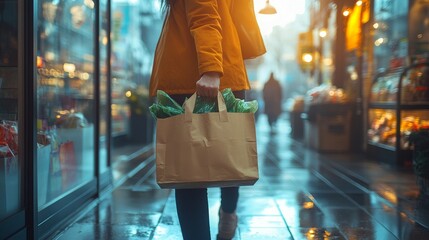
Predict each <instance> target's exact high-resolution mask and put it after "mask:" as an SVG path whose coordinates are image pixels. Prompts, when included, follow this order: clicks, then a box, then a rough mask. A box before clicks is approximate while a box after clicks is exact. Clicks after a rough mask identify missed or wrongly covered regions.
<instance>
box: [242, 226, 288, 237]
mask: <svg viewBox="0 0 429 240" xmlns="http://www.w3.org/2000/svg"><path fill="white" fill-rule="evenodd" d="M240 237H241V239H243V240H263V239H267V240H268V239H270V240H276V239H282V240H292V239H293V238H292V235H291V234H290V232H289V230H288V229H287V228H246V227H242V228H240Z"/></svg>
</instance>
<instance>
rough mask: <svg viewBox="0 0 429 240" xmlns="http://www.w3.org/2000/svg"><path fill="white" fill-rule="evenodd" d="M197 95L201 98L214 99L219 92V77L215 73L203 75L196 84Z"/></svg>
mask: <svg viewBox="0 0 429 240" xmlns="http://www.w3.org/2000/svg"><path fill="white" fill-rule="evenodd" d="M196 85H197V86H196V88H197V95H198V96H202V97H216V96H217V93H218V91H219V85H220V76H219V73H216V72H207V73H204V74H203V75H202V76H201V78H200V80H198V81H197V84H196Z"/></svg>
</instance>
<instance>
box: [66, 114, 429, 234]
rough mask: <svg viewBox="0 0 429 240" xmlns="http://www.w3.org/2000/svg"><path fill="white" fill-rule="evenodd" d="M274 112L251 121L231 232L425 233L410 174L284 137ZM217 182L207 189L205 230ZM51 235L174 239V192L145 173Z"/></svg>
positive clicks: (423, 209)
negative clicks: (247, 182)
mask: <svg viewBox="0 0 429 240" xmlns="http://www.w3.org/2000/svg"><path fill="white" fill-rule="evenodd" d="M289 132H290V128H289V124H288V121H287V119H282V120H281V121H280V122H279V124H278V126H277V130H276V132H275V133H270V130H269V128H268V126H267V124H266V119H264V118H263V116H262V117H261V118H260V119H259V121H258V124H257V134H258V153H259V161H260V180H259V181H258V182H257V183H256V184H255V186H252V187H242V188H240V202H239V206H238V209H237V213H238V215H239V227H238V231H237V235H236V237H235V238H234V239H243V240H253V239H255V240H263V239H270V240H274V239H350V240H353V239H359V240H360V239H377V240H378V239H380V240H381V239H383V240H384V239H386V240H390V239H410V240H411V239H413V240H414V239H429V229H428V227H429V206H428V205H429V204H428V202H429V200H428V199H423V198H421V197H419V194H418V190H417V187H416V184H415V182H414V176H413V175H412V173H409V172H401V171H399V170H396V169H392V168H389V167H388V166H382V165H380V164H378V163H376V162H375V161H368V160H366V159H365V158H364V157H362V156H357V155H350V154H320V153H317V152H315V151H312V150H309V149H307V148H306V147H305V146H304V145H303V144H302V142H300V141H295V140H293V139H291V138H290V137H289ZM219 195H220V193H219V190H218V189H216V188H215V189H209V204H210V216H211V219H210V225H211V228H212V236H213V237H214V236H215V235H216V232H217V222H218V216H217V211H218V208H219V204H220V202H219ZM58 238H59V239H162V240H164V239H168V240H170V239H171V240H174V239H182V237H181V234H180V227H179V223H178V220H177V213H176V208H175V204H174V194H172V192H171V191H169V190H160V189H158V188H157V186H156V183H155V182H154V179H153V176H152V177H151V178H149V179H147V180H146V181H144V182H143V183H141V181H137V183H136V184H135V183H129V182H127V183H125V184H124V185H123V186H122V187H119V188H118V189H116V190H115V191H114V192H113V193H112V195H111V196H109V197H107V198H106V199H104V200H103V201H102V202H101V203H100V204H99V205H98V206H97V207H96V208H94V209H93V210H92V211H91V212H89V213H88V214H86V216H84V217H83V218H81V219H80V220H78V221H77V222H76V223H74V224H72V225H71V226H70V227H69V228H68V229H66V230H65V231H64V232H62V233H61V234H60V235H59V237H58Z"/></svg>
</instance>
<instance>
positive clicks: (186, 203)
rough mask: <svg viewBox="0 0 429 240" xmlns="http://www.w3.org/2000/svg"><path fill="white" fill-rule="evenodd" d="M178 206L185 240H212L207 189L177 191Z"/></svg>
mask: <svg viewBox="0 0 429 240" xmlns="http://www.w3.org/2000/svg"><path fill="white" fill-rule="evenodd" d="M175 191H176V206H177V214H178V216H179V222H180V228H181V229H182V235H183V239H185V240H206V239H207V240H210V224H209V207H208V201H207V189H206V188H201V189H176V190H175Z"/></svg>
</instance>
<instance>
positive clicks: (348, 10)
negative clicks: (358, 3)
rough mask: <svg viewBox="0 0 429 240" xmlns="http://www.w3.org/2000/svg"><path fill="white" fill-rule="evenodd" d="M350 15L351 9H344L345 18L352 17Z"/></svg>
mask: <svg viewBox="0 0 429 240" xmlns="http://www.w3.org/2000/svg"><path fill="white" fill-rule="evenodd" d="M350 13H351V11H350V9H344V11H343V16H344V17H348V16H349V15H350Z"/></svg>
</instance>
